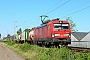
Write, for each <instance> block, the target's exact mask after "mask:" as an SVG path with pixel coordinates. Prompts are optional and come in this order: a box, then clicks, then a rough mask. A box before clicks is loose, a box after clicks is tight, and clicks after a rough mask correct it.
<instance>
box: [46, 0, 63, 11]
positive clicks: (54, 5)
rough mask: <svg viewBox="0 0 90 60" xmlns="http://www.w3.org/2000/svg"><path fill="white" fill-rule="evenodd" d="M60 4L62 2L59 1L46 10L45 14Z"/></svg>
mask: <svg viewBox="0 0 90 60" xmlns="http://www.w3.org/2000/svg"><path fill="white" fill-rule="evenodd" d="M60 2H62V0H60V1H59V2H57V3H56V4H54V5H53V6H51V7H50V8H49V9H47V10H46V11H45V12H48V11H49V10H50V9H52V8H53V7H55V6H56V5H57V4H59V3H60Z"/></svg>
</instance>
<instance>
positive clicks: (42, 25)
mask: <svg viewBox="0 0 90 60" xmlns="http://www.w3.org/2000/svg"><path fill="white" fill-rule="evenodd" d="M46 25H47V24H41V25H40V26H38V27H37V28H41V27H44V26H46Z"/></svg>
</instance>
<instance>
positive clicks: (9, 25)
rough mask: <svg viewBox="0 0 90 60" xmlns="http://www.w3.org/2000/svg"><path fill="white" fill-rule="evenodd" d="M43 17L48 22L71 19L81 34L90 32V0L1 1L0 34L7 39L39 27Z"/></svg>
mask: <svg viewBox="0 0 90 60" xmlns="http://www.w3.org/2000/svg"><path fill="white" fill-rule="evenodd" d="M41 15H47V16H48V17H47V18H46V20H47V19H50V20H52V19H55V18H60V19H61V20H66V18H67V17H70V18H71V19H72V20H73V22H74V23H75V24H76V28H77V29H78V31H79V32H89V31H90V27H89V26H90V0H0V33H1V34H2V37H5V36H7V34H8V33H9V34H10V35H13V34H14V31H17V30H18V29H19V28H21V29H22V30H24V29H25V28H30V29H31V28H33V27H36V26H39V25H40V24H41V20H40V16H41ZM15 26H17V27H16V28H14V27H15Z"/></svg>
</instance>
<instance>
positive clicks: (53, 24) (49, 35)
mask: <svg viewBox="0 0 90 60" xmlns="http://www.w3.org/2000/svg"><path fill="white" fill-rule="evenodd" d="M19 41H28V42H30V43H35V44H44V45H51V44H52V45H58V46H59V45H68V44H71V30H70V24H69V22H68V21H67V20H60V19H53V20H51V21H50V22H48V23H47V24H41V25H40V26H38V27H34V28H33V29H32V30H29V29H25V30H24V31H23V32H22V33H21V34H20V35H19Z"/></svg>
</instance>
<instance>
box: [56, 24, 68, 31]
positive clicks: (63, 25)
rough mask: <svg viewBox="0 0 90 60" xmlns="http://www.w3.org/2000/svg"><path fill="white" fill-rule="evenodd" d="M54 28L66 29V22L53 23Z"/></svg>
mask: <svg viewBox="0 0 90 60" xmlns="http://www.w3.org/2000/svg"><path fill="white" fill-rule="evenodd" d="M54 29H55V30H58V29H60V30H61V29H65V30H66V29H68V24H64V23H63V24H60V23H59V24H54Z"/></svg>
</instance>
